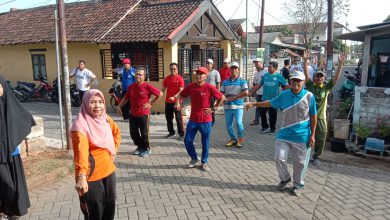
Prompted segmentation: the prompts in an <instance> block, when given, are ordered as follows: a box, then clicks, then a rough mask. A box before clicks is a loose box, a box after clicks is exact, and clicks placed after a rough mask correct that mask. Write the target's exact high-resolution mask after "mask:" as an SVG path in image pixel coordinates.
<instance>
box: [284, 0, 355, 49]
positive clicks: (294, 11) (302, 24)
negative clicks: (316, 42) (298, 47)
mask: <svg viewBox="0 0 390 220" xmlns="http://www.w3.org/2000/svg"><path fill="white" fill-rule="evenodd" d="M333 1H334V3H333V6H334V8H333V11H334V17H335V19H338V18H341V17H343V16H346V15H347V13H348V11H349V0H333ZM283 5H284V10H285V11H286V14H287V15H288V19H289V20H290V21H292V22H293V23H295V24H297V29H296V30H294V31H295V33H298V32H299V33H302V35H303V42H304V44H305V46H306V47H307V48H311V46H312V41H313V38H314V35H315V34H316V33H317V32H318V31H319V30H320V29H321V28H322V26H323V25H324V24H325V23H326V21H327V18H328V16H327V14H328V0H310V1H308V0H288V1H286V2H285V3H284V4H283Z"/></svg>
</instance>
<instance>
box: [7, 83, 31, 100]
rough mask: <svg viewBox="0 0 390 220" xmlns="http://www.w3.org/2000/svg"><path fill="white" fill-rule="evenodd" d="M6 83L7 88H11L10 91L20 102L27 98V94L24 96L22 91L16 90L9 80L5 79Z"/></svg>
mask: <svg viewBox="0 0 390 220" xmlns="http://www.w3.org/2000/svg"><path fill="white" fill-rule="evenodd" d="M7 84H8V86H9V88H10V89H11V91H12V93H13V94H14V95H15V97H16V98H17V99H18V100H19V101H20V102H25V101H26V100H27V96H25V95H24V94H23V93H21V92H20V91H18V90H16V89H15V87H13V86H12V83H11V81H9V80H7Z"/></svg>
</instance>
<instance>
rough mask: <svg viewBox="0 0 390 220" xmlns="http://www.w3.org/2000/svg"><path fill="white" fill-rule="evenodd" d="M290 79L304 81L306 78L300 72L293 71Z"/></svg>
mask: <svg viewBox="0 0 390 220" xmlns="http://www.w3.org/2000/svg"><path fill="white" fill-rule="evenodd" d="M290 79H300V80H305V79H306V77H305V74H304V73H303V72H301V71H294V72H293V73H292V74H291V76H290Z"/></svg>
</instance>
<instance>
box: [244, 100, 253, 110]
mask: <svg viewBox="0 0 390 220" xmlns="http://www.w3.org/2000/svg"><path fill="white" fill-rule="evenodd" d="M254 106H255V105H254V104H253V102H249V103H246V104H245V106H244V107H245V110H246V111H248V110H249V109H250V108H253V107H254Z"/></svg>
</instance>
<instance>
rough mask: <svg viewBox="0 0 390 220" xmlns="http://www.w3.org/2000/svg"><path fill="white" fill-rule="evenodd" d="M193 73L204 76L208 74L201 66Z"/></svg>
mask: <svg viewBox="0 0 390 220" xmlns="http://www.w3.org/2000/svg"><path fill="white" fill-rule="evenodd" d="M195 71H196V73H202V74H206V76H207V75H208V74H209V70H208V69H207V68H206V67H203V66H201V67H199V68H198V69H197V70H195Z"/></svg>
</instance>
